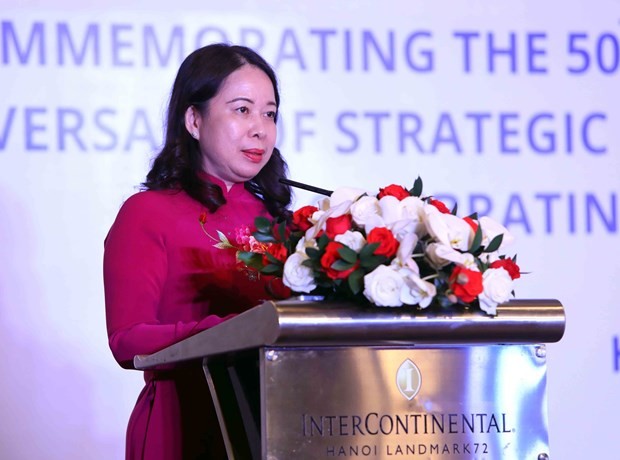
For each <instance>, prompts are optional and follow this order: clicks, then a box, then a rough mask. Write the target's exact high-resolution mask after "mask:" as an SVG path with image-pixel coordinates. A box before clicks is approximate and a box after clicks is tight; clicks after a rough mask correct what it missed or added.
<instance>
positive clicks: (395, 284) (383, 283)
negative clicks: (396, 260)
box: [364, 265, 405, 307]
mask: <svg viewBox="0 0 620 460" xmlns="http://www.w3.org/2000/svg"><path fill="white" fill-rule="evenodd" d="M404 284H405V280H404V279H403V277H402V276H401V275H400V274H399V273H398V272H397V271H395V270H394V269H392V268H390V267H387V266H385V265H379V266H378V267H377V268H375V269H374V270H373V271H372V272H370V273H368V274H367V275H366V276H364V296H365V297H366V298H367V299H368V300H370V301H371V302H372V303H374V304H375V305H377V306H378V307H400V306H402V304H403V303H402V301H401V300H400V294H401V291H402V288H403V285H404Z"/></svg>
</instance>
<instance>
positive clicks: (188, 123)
mask: <svg viewBox="0 0 620 460" xmlns="http://www.w3.org/2000/svg"><path fill="white" fill-rule="evenodd" d="M200 122H201V117H200V113H199V112H198V110H196V107H194V106H193V105H192V106H189V107H188V108H187V110H186V111H185V129H187V132H188V133H189V134H190V136H192V137H193V138H194V139H196V140H198V139H199V138H200Z"/></svg>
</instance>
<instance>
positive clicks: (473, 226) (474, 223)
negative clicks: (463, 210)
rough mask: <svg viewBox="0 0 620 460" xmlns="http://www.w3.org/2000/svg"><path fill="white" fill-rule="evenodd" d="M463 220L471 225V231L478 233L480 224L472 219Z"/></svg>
mask: <svg viewBox="0 0 620 460" xmlns="http://www.w3.org/2000/svg"><path fill="white" fill-rule="evenodd" d="M463 220H464V221H465V222H467V223H468V224H469V226H470V227H471V229H472V230H473V231H474V233H476V232H477V231H478V222H476V221H475V220H474V219H472V218H471V217H463Z"/></svg>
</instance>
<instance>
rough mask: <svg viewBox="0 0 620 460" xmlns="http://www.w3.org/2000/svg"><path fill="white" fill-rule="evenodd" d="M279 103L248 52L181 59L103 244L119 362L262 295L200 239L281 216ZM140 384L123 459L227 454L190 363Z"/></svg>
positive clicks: (226, 50) (230, 50) (230, 259)
mask: <svg viewBox="0 0 620 460" xmlns="http://www.w3.org/2000/svg"><path fill="white" fill-rule="evenodd" d="M279 104H280V97H279V94H278V88H277V82H276V77H275V74H274V72H273V70H272V69H271V68H270V67H269V65H268V64H267V63H266V62H265V61H264V60H263V59H262V58H261V57H260V56H259V55H257V54H256V53H255V52H253V51H252V50H250V49H248V48H245V47H240V46H229V45H223V44H216V45H210V46H206V47H204V48H201V49H198V50H196V51H194V52H193V53H192V54H190V55H189V56H188V57H187V58H186V59H185V61H184V62H183V63H182V64H181V67H180V69H179V72H178V74H177V77H176V79H175V82H174V86H173V89H172V94H171V97H170V103H169V107H168V115H167V125H166V137H165V145H164V147H163V149H162V150H161V152H160V153H159V154H158V156H157V157H156V158H155V161H154V163H153V166H152V169H151V171H150V172H149V173H148V175H147V177H146V181H145V183H144V184H143V187H144V190H143V191H141V192H139V193H137V194H135V195H133V196H132V197H130V198H129V199H128V200H127V201H126V202H125V203H124V204H123V206H122V208H121V209H120V211H119V214H118V216H117V218H116V220H115V222H114V224H113V225H112V227H111V229H110V232H109V234H108V236H107V238H106V243H105V253H104V284H105V300H106V318H107V328H108V336H109V342H110V347H111V349H112V352H113V354H114V357H115V358H116V360H117V361H118V362H119V363H120V365H121V366H123V367H125V368H132V360H133V357H134V356H135V355H137V354H150V353H153V352H156V351H158V350H160V349H162V348H164V347H167V346H169V345H171V344H173V343H175V342H178V341H180V340H183V339H185V338H187V337H189V336H190V335H193V334H195V333H197V332H200V331H202V330H204V329H207V328H210V327H213V326H215V325H217V324H219V323H221V322H222V321H224V320H226V319H227V318H228V317H229V316H230V315H233V314H236V313H239V312H242V311H244V310H246V309H248V308H251V307H252V306H254V305H257V304H258V303H259V302H260V300H261V299H265V298H266V291H265V286H264V285H263V280H261V279H258V280H257V279H255V278H252V277H250V276H248V275H247V273H246V272H244V271H240V270H238V269H237V268H236V261H235V254H234V251H228V250H222V249H217V248H215V247H214V244H215V243H216V241H214V240H213V239H212V238H210V237H209V235H210V236H213V235H217V232H218V231H221V232H223V233H224V234H225V235H226V236H227V237H228V238H229V240H231V241H235V236H236V235H238V234H240V233H241V234H242V233H244V231H247V228H248V227H251V226H252V223H253V220H254V218H255V217H256V216H258V215H265V216H268V215H271V216H273V217H278V218H285V217H286V216H287V206H288V205H289V204H290V199H291V192H290V189H289V188H288V187H287V186H284V185H281V184H280V183H279V182H278V179H279V178H280V177H283V176H284V175H285V174H286V163H285V162H284V160H283V158H282V157H281V155H280V152H279V151H278V149H276V148H275V141H276V119H277V114H278V107H279ZM203 227H204V228H203ZM144 377H145V382H146V385H145V387H144V389H143V391H142V392H141V394H140V396H139V398H138V401H137V403H136V407H135V408H134V410H133V412H132V415H131V418H130V420H129V426H128V429H127V458H128V459H136V458H139V459H181V458H184V459H185V458H192V459H193V458H215V459H219V458H225V454H224V452H223V448H222V442H221V437H220V432H219V428H218V425H217V421H216V418H215V416H213V408H212V407H211V401H210V397H209V392H208V387H207V385H206V382H205V378H204V375H203V374H202V370H201V369H200V367H199V366H197V367H196V368H191V369H176V370H172V371H165V372H164V371H147V372H145V373H144ZM207 414H211V419H210V420H207V418H206V415H207Z"/></svg>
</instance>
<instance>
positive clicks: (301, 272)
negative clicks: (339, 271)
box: [282, 252, 316, 293]
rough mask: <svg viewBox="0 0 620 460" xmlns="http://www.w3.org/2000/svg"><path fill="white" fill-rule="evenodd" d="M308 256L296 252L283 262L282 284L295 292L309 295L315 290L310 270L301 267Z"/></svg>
mask: <svg viewBox="0 0 620 460" xmlns="http://www.w3.org/2000/svg"><path fill="white" fill-rule="evenodd" d="M306 259H308V256H306V255H304V254H302V253H300V252H296V253H295V254H292V255H291V256H290V257H289V258H288V259H286V262H284V276H283V277H282V281H283V283H284V284H285V285H286V286H288V287H289V288H291V289H292V290H293V291H295V292H305V293H309V292H312V291H313V290H314V289H316V283H315V282H314V276H313V273H312V269H311V268H310V267H306V266H305V265H302V263H303V261H304V260H306Z"/></svg>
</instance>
